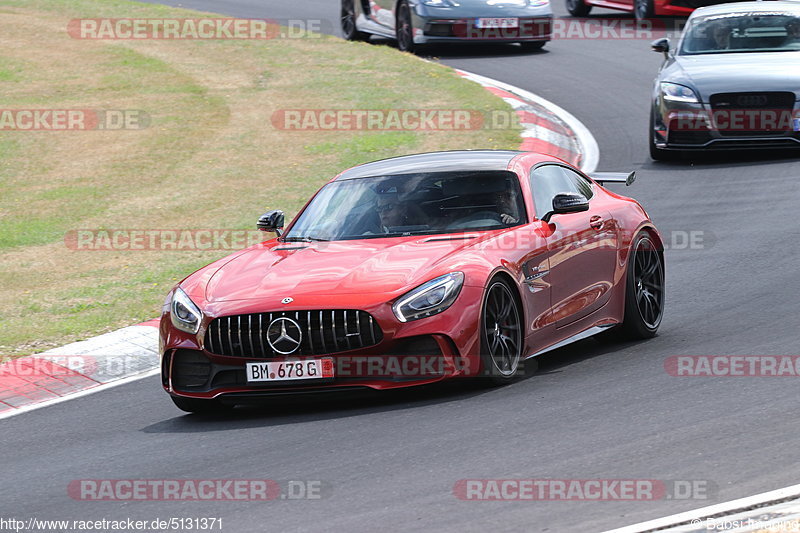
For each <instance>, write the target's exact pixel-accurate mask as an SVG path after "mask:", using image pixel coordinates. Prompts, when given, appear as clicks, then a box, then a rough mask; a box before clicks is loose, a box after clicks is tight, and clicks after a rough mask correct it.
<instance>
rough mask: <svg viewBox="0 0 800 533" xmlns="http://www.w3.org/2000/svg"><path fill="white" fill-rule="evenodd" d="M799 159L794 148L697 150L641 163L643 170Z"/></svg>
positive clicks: (732, 165)
mask: <svg viewBox="0 0 800 533" xmlns="http://www.w3.org/2000/svg"><path fill="white" fill-rule="evenodd" d="M797 161H800V149H794V150H783V149H781V150H752V151H749V150H742V151H724V152H723V151H720V152H697V153H688V154H682V155H681V157H680V158H679V159H676V160H674V161H652V160H648V161H647V162H645V163H644V164H643V165H642V167H641V168H642V169H644V170H658V171H670V170H687V169H689V168H692V167H701V168H707V169H713V168H730V167H736V168H739V167H748V166H753V167H754V166H764V165H769V164H776V165H779V164H784V163H791V162H797Z"/></svg>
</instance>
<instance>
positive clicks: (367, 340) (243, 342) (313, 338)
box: [205, 309, 383, 359]
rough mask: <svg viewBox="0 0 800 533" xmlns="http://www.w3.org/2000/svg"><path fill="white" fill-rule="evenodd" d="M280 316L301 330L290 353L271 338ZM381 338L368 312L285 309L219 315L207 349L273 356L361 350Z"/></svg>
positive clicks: (209, 333) (208, 336) (234, 354)
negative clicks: (275, 346) (272, 343)
mask: <svg viewBox="0 0 800 533" xmlns="http://www.w3.org/2000/svg"><path fill="white" fill-rule="evenodd" d="M278 318H288V319H290V320H292V321H294V322H295V323H296V324H297V325H298V326H299V329H300V332H301V339H300V346H299V348H297V349H295V350H293V351H291V353H289V354H287V353H281V352H278V351H276V350H274V349H273V348H272V347H271V346H270V344H269V342H268V340H267V331H268V329H269V326H270V324H272V322H273V321H274V320H276V319H278ZM289 333H292V331H290V332H289ZM381 340H383V332H382V331H381V328H380V326H379V325H378V323H377V322H376V321H375V319H374V318H373V317H372V315H370V314H369V313H367V312H364V311H356V310H350V309H336V310H330V309H329V310H324V311H319V310H316V311H284V312H275V313H254V314H249V315H235V316H225V317H219V318H215V319H214V320H213V321H212V322H211V324H209V326H208V331H206V336H205V349H206V350H207V351H209V352H211V353H213V354H218V355H227V356H232V357H254V358H266V359H269V358H281V357H285V356H286V355H292V356H297V355H325V354H331V353H337V352H345V351H350V350H359V349H361V348H368V347H370V346H374V345H376V344H378V343H380V342H381ZM283 351H286V350H283Z"/></svg>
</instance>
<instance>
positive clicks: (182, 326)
mask: <svg viewBox="0 0 800 533" xmlns="http://www.w3.org/2000/svg"><path fill="white" fill-rule="evenodd" d="M169 316H170V318H171V319H172V325H173V326H175V327H176V328H177V329H179V330H181V331H185V332H186V333H197V330H199V329H200V321H201V320H202V319H203V313H202V312H201V311H200V309H198V307H197V306H196V305H195V304H194V302H193V301H192V300H191V298H189V297H188V296H187V295H186V293H185V292H183V291H182V290H181V289H178V288H176V289H175V292H174V293H172V304H171V305H170V313H169Z"/></svg>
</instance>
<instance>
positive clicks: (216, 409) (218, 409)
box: [170, 396, 231, 414]
mask: <svg viewBox="0 0 800 533" xmlns="http://www.w3.org/2000/svg"><path fill="white" fill-rule="evenodd" d="M170 398H172V402H173V403H174V404H175V406H176V407H177V408H178V409H180V410H181V411H186V412H187V413H197V414H218V413H224V412H226V411H230V409H231V407H229V406H227V405H224V404H222V403H220V402H219V401H218V400H204V399H201V398H185V397H183V396H170Z"/></svg>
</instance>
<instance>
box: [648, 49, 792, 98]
mask: <svg viewBox="0 0 800 533" xmlns="http://www.w3.org/2000/svg"><path fill="white" fill-rule="evenodd" d="M798 64H800V52H759V53H750V54H746V53H745V54H708V55H696V56H676V58H675V63H674V65H673V66H674V67H676V69H675V70H674V71H673V72H672V73H671V74H672V76H662V77H661V79H662V80H663V81H672V82H675V83H681V82H683V83H687V82H688V83H689V84H690V85H692V86H693V87H694V88H695V89H697V91H699V93H700V98H701V99H702V100H703V102H708V99H709V96H711V95H712V94H714V93H730V92H751V91H752V92H758V91H793V92H794V93H795V98H796V99H797V98H798V95H799V94H800V69H798V68H797V65H798ZM665 74H666V73H665ZM676 75H677V76H676ZM668 77H669V78H674V79H668ZM680 78H683V79H680Z"/></svg>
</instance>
